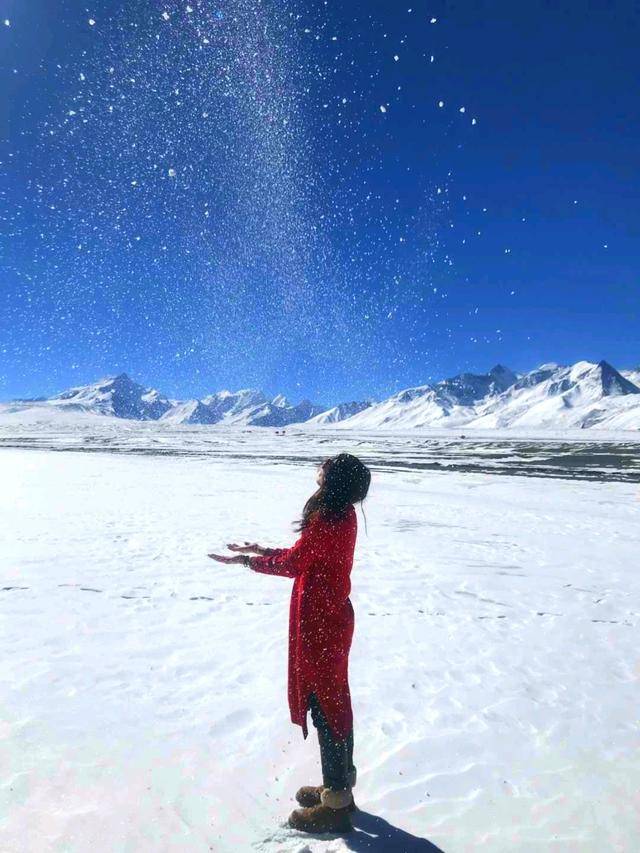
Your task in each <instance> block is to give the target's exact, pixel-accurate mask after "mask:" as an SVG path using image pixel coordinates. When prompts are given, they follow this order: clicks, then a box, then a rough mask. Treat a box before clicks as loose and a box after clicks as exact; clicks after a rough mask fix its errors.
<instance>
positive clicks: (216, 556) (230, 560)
mask: <svg viewBox="0 0 640 853" xmlns="http://www.w3.org/2000/svg"><path fill="white" fill-rule="evenodd" d="M207 556H208V557H211V559H212V560H217V561H218V562H219V563H244V557H243V556H237V557H227V556H225V555H224V554H207Z"/></svg>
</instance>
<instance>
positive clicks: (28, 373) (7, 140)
mask: <svg viewBox="0 0 640 853" xmlns="http://www.w3.org/2000/svg"><path fill="white" fill-rule="evenodd" d="M0 19H1V20H2V21H4V20H5V19H7V20H8V21H9V25H8V26H7V25H6V23H3V24H2V25H1V26H0V77H1V81H2V87H1V90H2V95H1V96H0V97H1V98H2V117H1V118H2V129H3V140H2V144H1V148H0V161H1V166H0V168H1V170H2V195H1V198H0V202H1V205H2V211H1V213H2V237H1V242H0V250H1V257H0V274H1V284H2V287H1V291H0V312H1V313H0V358H1V360H0V398H1V399H9V398H11V397H16V396H29V395H40V394H50V393H53V392H56V391H59V390H61V389H63V388H65V387H67V386H69V385H72V384H79V383H84V382H88V381H91V380H94V379H96V378H98V377H99V376H101V375H105V374H110V373H115V372H120V371H126V372H128V373H129V374H130V375H131V376H133V377H134V378H136V379H138V380H139V381H141V382H143V383H145V384H152V385H154V386H156V387H158V388H160V389H161V390H162V391H163V392H165V393H167V394H170V395H172V396H179V397H188V396H197V395H204V394H206V393H208V392H211V391H214V390H218V389H220V388H225V387H226V388H231V389H236V388H240V387H259V388H262V389H263V390H265V391H266V392H272V393H274V394H275V393H276V392H283V393H285V394H287V395H288V396H290V397H292V398H293V399H297V398H300V397H303V396H304V397H310V398H312V399H314V400H318V401H319V402H326V403H333V402H336V401H338V400H343V399H353V398H356V399H357V398H364V397H369V396H376V397H382V396H386V395H388V394H390V393H393V392H394V391H396V390H398V389H399V388H403V387H407V386H410V385H416V384H422V383H424V382H427V381H430V380H431V379H439V378H443V377H444V376H448V375H452V374H454V373H457V372H459V371H461V370H476V371H485V370H487V369H489V368H490V367H491V366H492V365H493V364H495V363H496V362H501V363H504V364H507V365H508V366H510V367H511V368H512V369H515V370H525V369H530V368H532V367H534V366H536V365H537V364H539V363H541V362H544V361H558V362H571V361H576V360H578V359H582V358H585V359H590V360H599V359H601V358H606V359H607V360H609V361H611V362H612V363H614V364H615V365H616V366H618V367H627V366H632V365H637V364H638V363H639V362H640V340H639V338H640V335H639V328H640V325H639V320H640V295H639V294H640V291H639V287H638V275H639V261H640V251H639V249H640V145H638V140H639V139H640V88H639V87H638V79H639V72H640V51H638V44H640V11H639V10H638V7H637V4H636V3H634V2H615V0H614V2H592V3H576V2H560V0H559V2H555V3H550V2H528V3H513V2H489V0H486V2H482V0H474V2H460V3H456V4H453V3H450V2H430V3H424V2H414V0H407V2H405V3H402V4H398V3H397V2H396V0H394V2H391V0H385V2H379V1H378V2H376V0H373V2H372V0H366V2H365V0H362V2H353V0H341V2H327V3H326V4H325V3H324V2H316V0H313V2H312V1H311V0H297V2H295V3H293V2H291V3H289V2H287V0H278V1H277V0H265V2H262V3H261V4H258V3H257V2H255V0H219V2H206V3H205V2H199V0H192V2H191V3H188V2H186V0H180V2H174V1H173V0H166V2H163V1H162V0H135V2H134V0H101V2H99V3H97V2H95V3H93V4H91V3H89V5H87V0H83V2H75V0H65V2H56V3H52V2H50V0H30V2H29V3H23V2H18V0H9V1H8V2H7V0H0ZM433 19H435V21H434V22H432V20H433ZM92 21H93V23H91V22H92ZM440 102H442V103H443V106H439V104H440ZM462 110H464V111H462ZM474 120H475V122H474Z"/></svg>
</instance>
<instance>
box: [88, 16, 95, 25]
mask: <svg viewBox="0 0 640 853" xmlns="http://www.w3.org/2000/svg"><path fill="white" fill-rule="evenodd" d="M95 25H96V22H95V19H94V18H89V26H90V27H95Z"/></svg>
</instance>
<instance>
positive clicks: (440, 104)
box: [438, 101, 444, 109]
mask: <svg viewBox="0 0 640 853" xmlns="http://www.w3.org/2000/svg"><path fill="white" fill-rule="evenodd" d="M438 106H439V107H440V109H442V108H443V107H444V101H438Z"/></svg>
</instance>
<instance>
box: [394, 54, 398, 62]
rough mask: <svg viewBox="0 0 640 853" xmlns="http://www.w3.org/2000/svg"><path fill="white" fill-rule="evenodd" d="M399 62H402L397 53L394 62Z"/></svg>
mask: <svg viewBox="0 0 640 853" xmlns="http://www.w3.org/2000/svg"><path fill="white" fill-rule="evenodd" d="M399 60H400V57H399V56H398V54H397V53H396V54H395V55H394V57H393V61H394V62H398V61H399Z"/></svg>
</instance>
